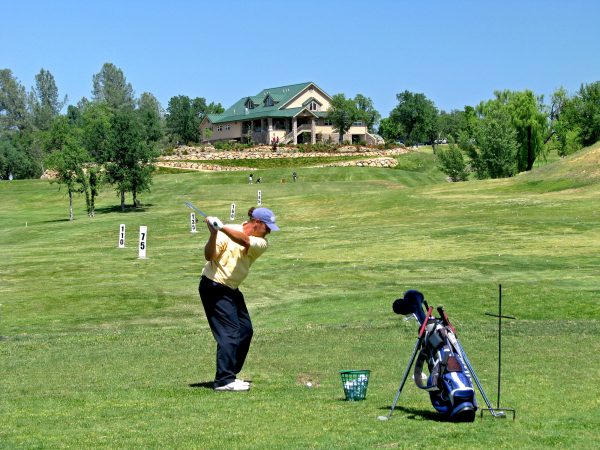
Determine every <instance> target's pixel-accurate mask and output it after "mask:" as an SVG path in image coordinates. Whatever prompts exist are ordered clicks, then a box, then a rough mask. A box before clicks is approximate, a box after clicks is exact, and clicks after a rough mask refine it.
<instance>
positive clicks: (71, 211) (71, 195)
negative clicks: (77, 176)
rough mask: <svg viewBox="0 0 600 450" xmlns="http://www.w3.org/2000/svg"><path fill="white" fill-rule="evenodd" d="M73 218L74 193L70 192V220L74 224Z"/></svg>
mask: <svg viewBox="0 0 600 450" xmlns="http://www.w3.org/2000/svg"><path fill="white" fill-rule="evenodd" d="M74 218H75V217H74V216H73V191H71V190H69V220H70V221H71V222H72V221H73V219H74Z"/></svg>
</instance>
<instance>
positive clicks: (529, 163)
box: [527, 125, 535, 171]
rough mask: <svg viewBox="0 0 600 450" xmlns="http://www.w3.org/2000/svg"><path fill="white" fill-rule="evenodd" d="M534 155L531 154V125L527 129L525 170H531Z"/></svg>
mask: <svg viewBox="0 0 600 450" xmlns="http://www.w3.org/2000/svg"><path fill="white" fill-rule="evenodd" d="M534 161H535V155H534V154H533V145H532V144H531V125H530V126H528V127H527V170H528V171H529V170H531V169H532V168H533V162H534Z"/></svg>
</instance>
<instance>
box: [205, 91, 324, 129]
mask: <svg viewBox="0 0 600 450" xmlns="http://www.w3.org/2000/svg"><path fill="white" fill-rule="evenodd" d="M311 84H313V83H312V82H308V83H300V84H292V85H289V86H279V87H274V88H267V89H263V90H262V91H260V92H259V93H258V94H257V95H247V96H245V97H242V98H241V99H240V100H238V101H237V102H235V103H234V104H233V105H232V106H230V107H229V108H228V109H227V110H225V112H224V113H222V114H209V115H208V119H209V120H210V121H211V122H212V123H223V122H235V121H241V120H250V119H256V118H259V117H293V116H295V115H296V114H298V113H299V112H300V111H302V110H303V109H305V108H288V109H281V108H282V107H283V106H284V105H285V104H286V103H288V102H289V101H290V100H292V99H293V98H294V97H295V96H296V95H298V94H299V93H300V92H302V91H303V90H304V89H306V88H307V87H308V86H310V85H311ZM269 95H270V96H271V98H272V99H273V100H274V101H275V102H276V103H275V104H274V105H273V106H265V103H264V100H265V98H267V96H269ZM249 98H250V99H251V100H252V102H253V103H254V104H255V105H257V106H255V107H254V108H248V109H247V108H246V106H245V105H246V102H247V101H248V99H249Z"/></svg>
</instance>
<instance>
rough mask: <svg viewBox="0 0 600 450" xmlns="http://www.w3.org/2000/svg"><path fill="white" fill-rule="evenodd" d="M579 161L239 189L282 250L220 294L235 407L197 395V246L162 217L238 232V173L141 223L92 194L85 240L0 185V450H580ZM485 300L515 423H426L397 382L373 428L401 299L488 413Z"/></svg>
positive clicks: (592, 190) (271, 177)
mask: <svg viewBox="0 0 600 450" xmlns="http://www.w3.org/2000/svg"><path fill="white" fill-rule="evenodd" d="M599 155H600V147H598V146H596V147H593V148H591V149H588V150H585V151H583V152H581V153H579V154H577V155H573V156H572V157H570V158H566V159H565V160H560V161H556V162H552V163H549V164H547V165H544V166H543V167H540V168H539V169H536V170H535V171H533V172H532V173H529V174H523V175H519V176H518V177H515V178H514V179H509V180H487V181H472V182H467V183H455V184H450V183H445V182H444V181H443V179H444V177H443V175H442V174H440V173H439V172H438V171H437V170H436V169H435V167H434V164H433V157H432V155H431V154H429V153H426V152H419V153H411V154H409V155H404V156H402V157H399V163H400V164H399V167H398V168H397V169H394V170H390V169H368V168H323V169H310V168H300V169H298V170H297V171H298V175H299V180H298V182H296V183H292V182H289V178H290V173H291V172H290V168H288V167H286V168H270V169H264V170H261V171H260V174H259V175H256V176H261V177H262V178H263V180H264V182H263V184H262V185H260V189H261V190H262V196H263V203H264V204H265V205H266V206H269V207H271V208H272V209H273V210H274V211H275V212H276V213H277V215H278V223H280V225H281V227H282V231H281V232H280V233H274V234H273V235H272V236H271V237H270V242H271V248H270V249H269V251H268V253H267V254H265V256H264V257H263V258H261V259H259V260H258V261H257V263H256V264H255V265H254V266H253V270H252V273H251V275H250V276H249V278H248V279H247V280H246V282H245V284H244V285H243V288H242V290H243V292H244V293H245V296H246V300H247V303H248V306H249V309H250V313H251V315H252V318H253V322H254V327H255V339H254V341H253V344H252V347H251V350H250V355H249V359H248V361H247V364H246V367H245V368H244V372H243V373H242V375H243V376H244V377H245V378H250V379H252V380H253V382H254V387H253V388H252V390H251V391H250V392H249V393H215V392H213V391H212V390H211V389H209V388H206V387H205V386H206V383H208V382H210V381H211V380H212V377H213V374H214V342H213V339H212V336H211V334H210V331H209V329H208V326H207V324H206V320H205V317H204V313H203V311H202V307H201V304H200V302H199V298H198V294H197V282H198V276H199V273H200V271H201V267H202V264H203V262H202V254H201V252H200V249H201V247H202V246H203V245H204V241H205V239H206V233H205V232H204V231H203V230H201V232H200V233H198V234H196V235H194V234H191V233H190V232H189V226H188V221H189V210H188V209H186V208H185V206H184V205H183V202H184V201H185V200H191V201H192V202H194V203H195V204H197V205H198V206H200V207H201V208H202V209H204V210H206V211H207V212H210V213H211V214H215V215H218V216H220V217H221V218H227V217H228V216H229V207H230V204H231V202H236V204H237V208H238V221H239V220H241V218H240V216H241V215H243V214H242V213H243V211H244V210H245V208H246V207H249V206H251V205H253V204H255V202H256V193H257V192H256V191H257V188H258V187H257V186H256V185H252V186H249V185H247V184H246V175H245V174H243V173H240V172H237V173H235V172H219V173H180V172H178V173H168V174H159V175H157V176H156V177H155V182H154V186H153V188H152V192H151V193H148V194H144V195H142V196H141V200H142V202H143V203H144V207H143V208H142V209H141V210H139V211H132V210H128V212H126V213H124V214H123V213H120V212H118V208H116V206H118V198H117V197H116V196H115V194H114V192H113V191H111V190H108V189H107V190H105V191H103V192H102V194H101V196H100V198H99V199H98V202H97V205H98V214H97V216H96V218H94V219H88V218H87V217H86V216H85V214H84V211H83V203H84V202H83V199H82V198H80V197H79V198H76V220H75V221H74V222H72V223H71V222H69V221H68V220H66V219H67V218H68V199H67V197H66V195H65V194H64V191H59V190H58V187H57V185H50V184H48V183H47V182H43V181H13V182H10V183H9V182H6V181H3V182H0V248H2V250H3V251H2V263H0V336H1V338H0V367H2V376H1V377H0V393H1V395H2V397H1V400H0V415H1V417H2V420H1V421H0V448H77V449H78V448H111V449H114V448H214V449H231V448H253V449H266V448H272V449H280V448H298V449H301V448H302V449H303V448H348V449H363V448H423V447H424V446H429V445H443V446H444V447H447V448H474V449H476V448H485V447H493V448H540V449H541V448H549V447H552V448H565V449H566V448H569V449H570V448H595V446H596V444H594V442H596V443H597V442H598V439H599V437H600V436H599V434H600V433H599V432H598V426H600V412H599V411H600V408H599V400H598V398H599V397H598V394H597V382H596V380H598V379H599V378H600V362H598V358H596V355H597V354H598V352H599V351H600V341H599V339H598V335H599V332H600V326H599V320H600V306H599V302H598V297H599V294H600V281H599V277H598V274H599V273H600V259H599V257H598V255H599V254H600V228H599V227H598V221H599V219H600V212H598V198H599V194H600V180H599V177H598V169H597V168H598V158H599ZM282 178H285V179H286V180H287V182H285V183H281V179H282ZM120 223H125V224H126V226H127V243H126V245H127V247H126V248H125V249H118V248H117V238H118V230H119V224H120ZM140 225H147V226H148V233H149V234H148V259H146V260H139V259H138V258H137V232H138V227H139V226H140ZM498 284H502V287H503V300H504V301H503V306H504V312H505V313H506V314H509V315H513V316H516V317H517V320H516V321H505V322H504V336H503V354H504V359H503V396H502V403H503V405H505V406H507V407H509V406H510V407H514V408H516V410H517V419H516V421H514V422H513V421H511V420H505V421H498V420H492V419H491V418H490V417H489V416H484V418H483V419H482V420H480V419H479V416H478V418H477V420H476V421H475V422H474V423H472V424H449V423H445V422H440V421H439V420H438V418H437V416H436V415H435V414H434V413H433V408H432V407H431V405H430V403H429V400H428V396H427V394H426V393H424V392H421V391H419V390H418V389H417V388H416V387H415V386H414V383H412V382H410V380H409V383H408V384H407V385H406V387H405V389H404V392H403V393H402V396H401V397H400V401H399V404H398V408H397V410H396V412H395V413H394V416H393V418H392V420H390V421H388V422H380V421H378V420H377V419H376V418H377V416H378V415H382V414H386V413H387V411H388V410H389V407H390V404H391V402H392V400H393V397H394V394H395V392H396V389H397V387H398V383H399V381H400V378H401V376H402V371H403V369H404V367H405V365H406V363H407V360H408V357H409V355H410V352H411V350H412V347H413V345H414V342H415V339H416V332H417V330H416V324H415V322H408V323H406V322H404V321H403V320H402V319H401V318H400V317H399V316H396V315H394V314H393V313H392V311H391V303H392V301H393V300H394V299H395V298H397V297H399V296H401V295H402V293H403V292H404V291H405V290H407V289H411V288H416V289H420V290H421V291H422V292H424V294H425V296H426V298H427V299H428V301H429V303H430V304H433V305H439V304H443V305H444V306H445V308H446V310H447V311H448V314H449V316H450V319H451V320H452V321H453V323H454V324H455V326H456V327H457V329H458V333H459V337H460V338H461V341H462V343H463V345H464V347H465V348H466V350H467V352H468V354H469V357H470V359H471V361H472V363H473V365H474V367H475V369H476V371H477V374H478V376H479V378H480V380H481V381H482V383H483V384H484V386H485V387H486V390H487V393H488V396H489V397H490V398H491V399H493V401H494V402H495V383H496V371H497V368H496V362H497V360H496V358H497V353H496V352H497V347H496V346H497V334H496V333H497V328H496V327H497V324H496V322H495V321H494V320H493V319H492V318H490V317H489V316H486V315H485V312H490V311H495V310H496V308H497V290H498ZM362 368H368V369H370V370H371V378H370V382H369V389H368V393H367V399H366V400H365V401H364V402H355V403H348V402H345V401H344V400H343V391H342V386H341V381H340V378H339V370H342V369H362ZM307 381H311V382H312V383H313V384H314V385H315V387H313V388H307V387H306V386H305V383H306V382H307ZM478 400H479V403H480V404H483V402H482V400H481V397H478Z"/></svg>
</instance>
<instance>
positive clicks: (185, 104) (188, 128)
mask: <svg viewBox="0 0 600 450" xmlns="http://www.w3.org/2000/svg"><path fill="white" fill-rule="evenodd" d="M199 124H200V122H198V119H197V118H196V115H195V111H194V108H193V107H192V101H191V100H190V98H189V97H188V96H186V95H178V96H176V97H171V99H170V100H169V105H168V106H167V115H166V125H167V130H168V132H169V134H170V135H171V136H172V137H173V139H174V140H175V141H178V142H182V143H189V142H198V140H199V133H200V129H199Z"/></svg>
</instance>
